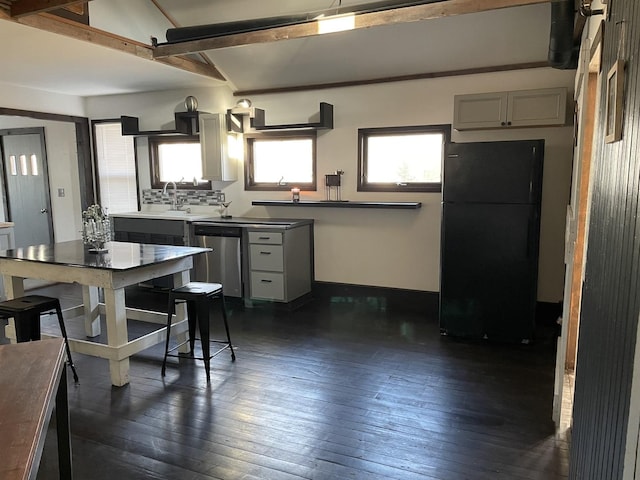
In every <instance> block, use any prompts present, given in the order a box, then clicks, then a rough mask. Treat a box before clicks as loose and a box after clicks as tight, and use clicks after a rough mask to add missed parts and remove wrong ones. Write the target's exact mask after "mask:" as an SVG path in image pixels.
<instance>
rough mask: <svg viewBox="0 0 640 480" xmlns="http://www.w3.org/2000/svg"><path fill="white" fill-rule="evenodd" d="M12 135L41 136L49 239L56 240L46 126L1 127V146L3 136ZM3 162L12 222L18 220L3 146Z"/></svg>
mask: <svg viewBox="0 0 640 480" xmlns="http://www.w3.org/2000/svg"><path fill="white" fill-rule="evenodd" d="M12 135H38V136H39V137H40V145H41V147H42V172H43V173H44V175H43V176H42V178H43V180H44V189H45V199H44V200H45V208H46V210H47V223H48V224H49V241H50V242H54V241H55V231H54V228H53V210H52V208H51V186H50V183H49V162H48V159H47V141H46V137H45V134H44V127H20V128H5V129H0V147H3V144H2V142H1V140H2V138H3V137H10V136H12ZM2 150H3V151H2V162H0V171H1V174H2V181H3V182H4V188H3V189H2V195H3V197H4V204H5V205H6V206H7V214H8V220H9V221H11V222H14V223H15V221H16V219H15V218H13V215H12V214H11V199H10V198H9V189H8V184H9V179H8V176H7V169H6V164H5V162H4V160H5V158H4V157H5V153H6V152H4V148H2ZM41 213H44V212H41Z"/></svg>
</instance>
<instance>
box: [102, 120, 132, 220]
mask: <svg viewBox="0 0 640 480" xmlns="http://www.w3.org/2000/svg"><path fill="white" fill-rule="evenodd" d="M95 144H96V157H97V158H96V165H97V172H98V187H99V189H100V205H101V206H102V207H104V208H107V211H108V213H123V212H132V211H136V210H138V190H137V185H136V159H135V153H134V146H133V137H130V136H123V135H122V134H121V128H120V123H119V122H116V123H96V124H95Z"/></svg>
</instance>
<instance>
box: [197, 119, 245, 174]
mask: <svg viewBox="0 0 640 480" xmlns="http://www.w3.org/2000/svg"><path fill="white" fill-rule="evenodd" d="M199 122H200V148H201V151H202V177H203V178H205V179H207V180H213V181H223V182H233V181H236V180H237V179H238V168H237V165H236V162H235V159H234V158H232V155H230V154H229V142H228V135H229V133H228V132H227V127H226V123H225V117H224V115H222V114H219V113H209V114H200V115H199Z"/></svg>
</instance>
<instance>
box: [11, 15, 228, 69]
mask: <svg viewBox="0 0 640 480" xmlns="http://www.w3.org/2000/svg"><path fill="white" fill-rule="evenodd" d="M0 19H5V20H10V21H14V22H16V23H20V24H22V25H27V26H30V27H34V28H38V29H40V30H45V31H47V32H51V33H56V34H58V35H64V36H66V37H70V38H73V39H76V40H81V41H84V42H89V43H93V44H94V45H100V46H101V47H106V48H111V49H113V50H118V51H120V52H123V53H128V54H130V55H135V56H136V57H139V58H143V59H145V60H149V61H156V62H158V63H163V64H165V65H169V66H171V67H175V68H179V69H181V70H185V71H187V72H190V73H196V74H199V75H204V76H207V77H211V78H214V79H216V80H220V81H223V82H225V81H226V78H225V77H224V76H223V75H222V74H221V73H220V71H219V70H218V69H217V68H216V67H215V66H214V65H211V64H207V63H203V62H198V61H196V60H192V59H190V58H186V57H180V56H177V57H173V58H159V59H154V58H153V48H152V47H151V45H146V44H144V43H141V42H137V41H135V40H131V39H129V38H125V37H121V36H119V35H115V34H113V33H109V32H105V31H104V30H99V29H97V28H93V27H90V26H88V25H83V24H81V23H78V22H74V21H73V20H68V19H66V18H62V17H58V16H56V15H52V14H49V13H38V14H35V15H29V16H26V17H22V18H19V19H15V18H12V17H10V16H9V15H8V14H6V13H4V12H3V11H2V10H0Z"/></svg>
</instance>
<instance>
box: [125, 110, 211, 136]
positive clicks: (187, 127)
mask: <svg viewBox="0 0 640 480" xmlns="http://www.w3.org/2000/svg"><path fill="white" fill-rule="evenodd" d="M200 113H204V112H198V111H194V112H175V113H174V114H173V115H174V117H175V128H174V129H173V130H140V126H139V122H138V117H129V116H126V115H122V116H121V117H120V122H121V124H122V135H138V136H152V135H176V134H181V135H197V134H198V132H199V126H198V118H199V114H200Z"/></svg>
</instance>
